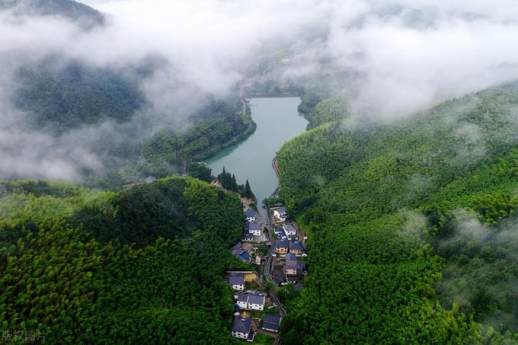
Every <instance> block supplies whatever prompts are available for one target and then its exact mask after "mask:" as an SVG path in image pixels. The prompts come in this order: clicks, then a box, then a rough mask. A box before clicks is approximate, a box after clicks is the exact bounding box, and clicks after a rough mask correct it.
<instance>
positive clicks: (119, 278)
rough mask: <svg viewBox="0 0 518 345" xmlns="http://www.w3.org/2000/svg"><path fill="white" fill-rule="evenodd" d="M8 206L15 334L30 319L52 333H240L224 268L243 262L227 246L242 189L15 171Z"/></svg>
mask: <svg viewBox="0 0 518 345" xmlns="http://www.w3.org/2000/svg"><path fill="white" fill-rule="evenodd" d="M22 205H23V206H22ZM0 212H1V216H0V273H1V274H0V310H2V312H1V313H0V324H1V325H2V329H3V330H13V333H12V338H10V339H9V341H10V343H12V344H17V343H20V344H21V343H23V342H26V340H27V338H26V336H25V337H24V335H25V334H26V332H29V330H30V334H31V337H33V339H35V343H39V342H44V343H47V344H144V343H145V344H165V343H167V344H185V343H186V341H187V342H188V343H189V344H207V339H210V343H211V344H221V345H226V344H229V343H231V342H232V341H231V339H230V332H229V321H228V320H231V319H232V313H233V307H232V305H233V302H232V292H231V289H230V287H229V286H228V285H227V284H226V283H225V281H224V278H223V276H224V272H225V270H226V269H228V268H240V267H242V266H240V265H241V263H240V262H237V259H235V258H234V257H233V256H232V255H231V254H230V250H229V248H230V247H231V246H232V245H233V244H234V243H235V241H237V240H238V239H239V236H240V233H241V229H242V224H243V214H242V206H241V203H240V200H239V198H238V197H237V196H236V195H233V194H227V193H225V192H223V191H221V190H219V189H217V188H215V187H212V186H210V185H209V184H207V183H204V182H200V181H198V180H194V179H191V178H180V177H171V178H168V179H163V180H158V181H155V182H153V183H148V184H139V185H134V186H132V187H130V188H127V189H125V190H123V191H121V192H118V193H113V192H106V191H99V190H91V189H86V188H82V187H79V186H75V185H71V184H63V183H51V182H45V181H10V182H2V183H0ZM10 334H11V333H10ZM42 339H44V340H42Z"/></svg>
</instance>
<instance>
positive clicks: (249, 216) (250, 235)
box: [242, 208, 268, 243]
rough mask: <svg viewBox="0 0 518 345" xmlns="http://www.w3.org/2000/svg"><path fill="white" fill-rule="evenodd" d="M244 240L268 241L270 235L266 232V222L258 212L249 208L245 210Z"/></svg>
mask: <svg viewBox="0 0 518 345" xmlns="http://www.w3.org/2000/svg"><path fill="white" fill-rule="evenodd" d="M242 241H243V242H255V243H260V242H266V241H268V236H267V235H266V233H265V232H264V224H263V223H261V222H260V220H259V215H258V214H257V212H256V211H255V210H254V209H252V208H248V209H247V210H246V211H245V227H244V232H243V239H242Z"/></svg>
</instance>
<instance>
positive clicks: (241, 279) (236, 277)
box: [228, 274, 245, 285]
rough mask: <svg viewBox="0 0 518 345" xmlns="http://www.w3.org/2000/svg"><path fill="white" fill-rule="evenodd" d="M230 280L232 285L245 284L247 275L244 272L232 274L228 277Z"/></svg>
mask: <svg viewBox="0 0 518 345" xmlns="http://www.w3.org/2000/svg"><path fill="white" fill-rule="evenodd" d="M228 282H229V283H230V285H244V284H245V276H244V274H232V275H230V277H228Z"/></svg>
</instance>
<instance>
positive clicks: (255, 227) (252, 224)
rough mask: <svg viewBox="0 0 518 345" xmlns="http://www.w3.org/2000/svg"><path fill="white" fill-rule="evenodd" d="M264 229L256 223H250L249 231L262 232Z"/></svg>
mask: <svg viewBox="0 0 518 345" xmlns="http://www.w3.org/2000/svg"><path fill="white" fill-rule="evenodd" d="M262 228H263V226H262V225H261V224H259V223H255V222H252V223H248V231H252V230H262Z"/></svg>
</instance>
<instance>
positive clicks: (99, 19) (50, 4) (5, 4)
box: [0, 0, 106, 29]
mask: <svg viewBox="0 0 518 345" xmlns="http://www.w3.org/2000/svg"><path fill="white" fill-rule="evenodd" d="M0 9H10V10H13V11H14V13H15V14H18V15H37V16H58V17H62V18H65V19H68V20H70V21H72V22H75V23H77V24H79V25H80V26H81V27H83V28H85V29H91V28H94V27H96V26H99V25H104V24H105V23H106V18H105V17H104V15H103V14H102V13H100V12H99V11H97V10H95V9H93V8H91V7H89V6H87V5H84V4H82V3H80V2H77V1H74V0H0Z"/></svg>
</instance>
